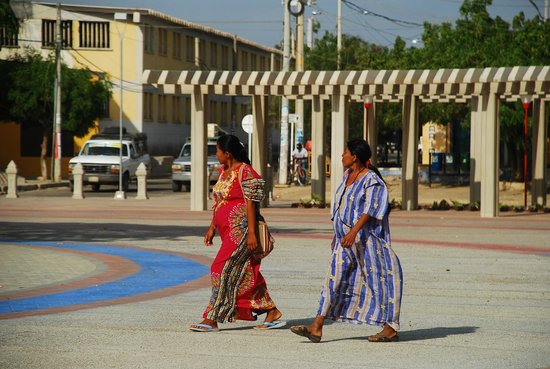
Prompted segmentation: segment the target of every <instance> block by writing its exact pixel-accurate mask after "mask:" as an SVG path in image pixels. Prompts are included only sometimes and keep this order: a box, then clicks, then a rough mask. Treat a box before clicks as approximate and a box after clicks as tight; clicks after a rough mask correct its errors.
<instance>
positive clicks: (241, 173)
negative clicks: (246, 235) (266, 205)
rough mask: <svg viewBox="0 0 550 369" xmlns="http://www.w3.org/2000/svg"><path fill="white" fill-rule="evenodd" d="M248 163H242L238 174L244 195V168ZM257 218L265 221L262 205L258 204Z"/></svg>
mask: <svg viewBox="0 0 550 369" xmlns="http://www.w3.org/2000/svg"><path fill="white" fill-rule="evenodd" d="M245 165H246V164H245V163H242V164H241V166H240V167H239V172H238V175H237V179H238V180H239V184H240V185H241V191H242V192H243V196H244V190H243V170H244V166H245ZM256 219H258V220H261V221H264V217H263V216H262V214H261V213H260V205H259V204H258V205H257V206H256Z"/></svg>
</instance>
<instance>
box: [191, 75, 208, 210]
mask: <svg viewBox="0 0 550 369" xmlns="http://www.w3.org/2000/svg"><path fill="white" fill-rule="evenodd" d="M207 106H208V96H207V95H203V94H202V92H201V90H200V86H194V88H193V94H191V205H190V207H191V209H190V210H196V211H202V210H206V201H207V200H206V199H207V194H208V188H207V186H209V185H210V184H209V183H207V182H208V181H207V179H206V165H207V163H206V158H207V153H206V148H207V146H206V145H207V144H206V122H207V117H206V115H207V114H206V107H207Z"/></svg>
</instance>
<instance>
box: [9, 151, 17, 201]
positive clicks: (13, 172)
mask: <svg viewBox="0 0 550 369" xmlns="http://www.w3.org/2000/svg"><path fill="white" fill-rule="evenodd" d="M6 174H7V175H8V193H7V195H6V199H16V198H18V197H19V195H18V194H17V165H15V163H14V162H13V160H12V161H10V163H9V164H8V167H7V168H6Z"/></svg>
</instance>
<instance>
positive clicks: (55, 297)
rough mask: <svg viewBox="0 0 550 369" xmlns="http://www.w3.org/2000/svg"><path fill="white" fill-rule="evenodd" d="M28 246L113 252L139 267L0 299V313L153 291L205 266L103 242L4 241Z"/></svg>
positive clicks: (190, 277)
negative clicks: (96, 281) (96, 280)
mask: <svg viewBox="0 0 550 369" xmlns="http://www.w3.org/2000/svg"><path fill="white" fill-rule="evenodd" d="M3 243H9V244H21V245H32V246H48V247H58V248H60V249H72V250H78V251H83V252H94V253H99V254H106V255H114V256H119V257H122V258H125V259H128V260H130V261H132V262H134V263H136V264H137V265H138V266H139V268H140V269H139V271H138V272H137V273H135V274H132V275H130V276H127V277H125V278H122V279H119V280H116V281H111V282H107V283H105V284H101V285H97V286H89V287H84V288H81V289H76V290H70V291H65V292H58V293H52V294H49V295H42V296H34V297H27V298H20V299H14V300H9V301H0V314H8V313H17V312H23V311H32V310H42V309H51V308H62V307H68V306H72V305H80V304H86V303H92V302H96V301H108V300H114V299H119V298H123V297H128V296H135V295H139V294H143V293H148V292H153V291H157V290H161V289H164V288H168V287H173V286H177V285H180V284H182V283H186V282H190V281H193V280H195V279H198V278H200V277H202V276H204V275H206V274H207V273H209V269H208V268H207V267H206V266H204V265H202V264H199V263H198V262H196V261H193V260H190V259H186V258H183V257H181V256H179V255H174V254H165V253H160V252H155V251H151V250H142V249H134V248H124V247H115V246H106V245H89V244H71V243H55V242H11V241H10V242H7V241H3Z"/></svg>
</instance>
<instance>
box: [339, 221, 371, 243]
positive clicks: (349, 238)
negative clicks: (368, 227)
mask: <svg viewBox="0 0 550 369" xmlns="http://www.w3.org/2000/svg"><path fill="white" fill-rule="evenodd" d="M369 218H370V217H369V216H368V215H367V214H363V215H361V218H359V220H358V221H357V223H355V225H354V226H353V227H352V228H351V229H350V230H349V232H348V233H347V234H346V235H345V236H344V238H342V246H343V247H351V246H353V244H354V243H355V238H356V237H357V234H358V233H359V231H360V230H361V228H363V226H364V225H365V224H367V222H368V221H369Z"/></svg>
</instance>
